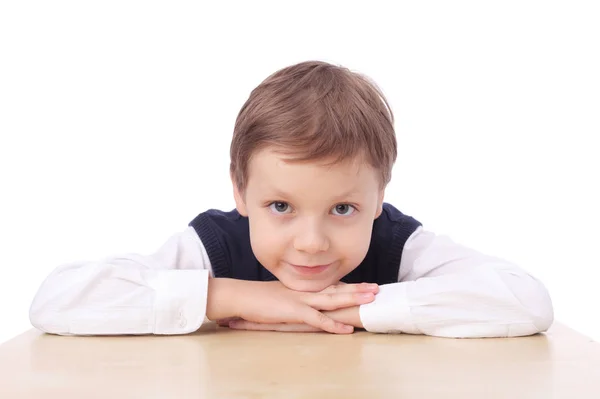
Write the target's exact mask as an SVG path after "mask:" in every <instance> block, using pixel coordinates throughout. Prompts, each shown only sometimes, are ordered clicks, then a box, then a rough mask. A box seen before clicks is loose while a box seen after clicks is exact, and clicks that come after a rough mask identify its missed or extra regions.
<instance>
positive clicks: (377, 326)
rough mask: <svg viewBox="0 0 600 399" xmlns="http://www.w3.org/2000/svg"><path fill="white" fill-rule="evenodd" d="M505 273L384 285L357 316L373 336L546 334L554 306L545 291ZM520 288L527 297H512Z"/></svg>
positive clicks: (487, 270) (484, 271)
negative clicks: (379, 333)
mask: <svg viewBox="0 0 600 399" xmlns="http://www.w3.org/2000/svg"><path fill="white" fill-rule="evenodd" d="M503 273H504V272H503V271H502V270H500V271H497V270H493V269H492V268H480V269H477V270H472V271H468V272H463V273H454V274H448V275H442V276H436V277H426V278H421V279H419V280H416V281H408V282H400V283H394V284H387V285H384V286H381V291H380V293H379V294H378V295H377V297H376V298H375V301H374V302H372V303H370V304H367V305H363V307H362V308H361V312H360V313H361V314H360V316H361V317H362V321H363V323H364V326H365V329H367V330H368V331H373V332H388V333H395V332H398V333H400V332H403V333H410V334H426V335H434V336H443V337H465V338H466V337H505V336H522V335H531V334H535V333H537V332H541V331H545V330H546V329H547V328H548V327H549V325H550V324H551V322H552V305H551V302H550V301H549V298H548V296H547V292H546V290H545V288H544V286H543V285H542V284H541V283H539V282H537V281H535V280H533V279H531V277H529V276H527V275H522V276H517V275H514V276H513V277H512V280H509V279H508V278H503V277H504V275H503ZM506 274H507V275H511V276H512V274H511V273H509V272H507V273H506ZM518 289H521V291H523V290H525V289H526V290H527V292H528V295H529V297H525V296H523V295H516V294H518V292H517V290H518Z"/></svg>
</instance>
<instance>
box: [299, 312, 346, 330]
mask: <svg viewBox="0 0 600 399" xmlns="http://www.w3.org/2000/svg"><path fill="white" fill-rule="evenodd" d="M304 323H306V324H308V325H309V326H312V327H316V328H318V329H320V330H323V331H327V332H330V333H332V334H352V333H353V332H354V327H353V326H349V325H346V324H342V323H339V322H337V321H335V320H333V319H332V318H330V317H328V316H326V315H324V314H323V313H321V312H319V311H318V310H315V309H312V308H310V307H306V312H305V314H304Z"/></svg>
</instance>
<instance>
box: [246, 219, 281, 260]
mask: <svg viewBox="0 0 600 399" xmlns="http://www.w3.org/2000/svg"><path fill="white" fill-rule="evenodd" d="M250 220H251V222H250V245H251V246H252V251H253V252H254V256H256V259H257V260H258V261H259V262H260V263H261V264H262V265H264V266H265V267H267V268H271V265H272V264H273V263H274V262H276V261H277V258H278V257H280V253H279V252H281V251H282V244H281V242H280V239H278V238H279V236H278V235H277V234H273V226H269V225H268V224H266V223H260V220H252V219H250Z"/></svg>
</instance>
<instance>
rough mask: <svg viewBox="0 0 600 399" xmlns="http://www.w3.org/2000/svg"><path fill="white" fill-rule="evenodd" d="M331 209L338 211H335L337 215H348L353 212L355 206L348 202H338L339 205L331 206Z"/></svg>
mask: <svg viewBox="0 0 600 399" xmlns="http://www.w3.org/2000/svg"><path fill="white" fill-rule="evenodd" d="M333 209H334V210H335V211H336V212H339V213H337V215H339V216H349V215H352V214H353V213H354V211H356V208H355V207H353V206H352V205H350V204H339V205H336V206H335V207H333Z"/></svg>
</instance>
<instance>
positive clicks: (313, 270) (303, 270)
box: [289, 263, 333, 275]
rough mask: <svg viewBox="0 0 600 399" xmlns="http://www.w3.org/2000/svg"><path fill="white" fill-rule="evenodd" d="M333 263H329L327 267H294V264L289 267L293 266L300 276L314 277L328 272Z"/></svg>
mask: <svg viewBox="0 0 600 399" xmlns="http://www.w3.org/2000/svg"><path fill="white" fill-rule="evenodd" d="M332 264H333V263H328V264H326V265H314V266H305V265H294V264H292V263H290V264H289V265H290V266H292V268H293V269H294V270H295V271H296V272H297V273H300V274H305V275H314V274H319V273H321V272H323V271H325V270H327V268H328V267H329V266H331V265H332Z"/></svg>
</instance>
